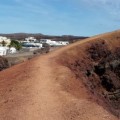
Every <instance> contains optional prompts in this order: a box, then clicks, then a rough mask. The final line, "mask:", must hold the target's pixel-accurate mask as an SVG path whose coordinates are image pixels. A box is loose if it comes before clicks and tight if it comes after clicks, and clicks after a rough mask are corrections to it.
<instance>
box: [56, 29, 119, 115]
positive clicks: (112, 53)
mask: <svg viewBox="0 0 120 120" xmlns="http://www.w3.org/2000/svg"><path fill="white" fill-rule="evenodd" d="M60 56H61V57H60V58H58V61H59V62H60V63H61V64H62V65H64V66H66V67H68V68H69V69H70V70H71V71H72V72H73V73H74V74H75V76H76V79H79V81H82V82H83V83H84V85H85V86H86V87H87V88H88V89H89V90H90V91H91V93H92V94H93V95H94V97H95V99H96V97H97V98H98V99H96V101H97V102H98V103H99V104H101V105H102V106H103V107H104V108H106V109H107V110H109V111H111V112H112V113H113V114H114V115H116V116H118V117H119V116H120V31H115V32H113V33H108V34H105V35H100V36H96V37H93V38H90V39H86V41H84V42H83V43H82V44H80V43H79V42H78V43H77V44H74V45H73V46H72V47H71V48H69V49H68V50H67V51H64V52H63V53H62V54H61V55H60Z"/></svg>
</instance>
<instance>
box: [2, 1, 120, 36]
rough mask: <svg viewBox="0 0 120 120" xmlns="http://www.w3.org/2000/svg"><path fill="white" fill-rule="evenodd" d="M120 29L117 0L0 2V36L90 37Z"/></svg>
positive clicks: (119, 12)
mask: <svg viewBox="0 0 120 120" xmlns="http://www.w3.org/2000/svg"><path fill="white" fill-rule="evenodd" d="M119 28H120V0H0V33H18V32H26V33H42V34H47V35H77V36H94V35H97V34H101V33H105V32H110V31H114V30H117V29H119Z"/></svg>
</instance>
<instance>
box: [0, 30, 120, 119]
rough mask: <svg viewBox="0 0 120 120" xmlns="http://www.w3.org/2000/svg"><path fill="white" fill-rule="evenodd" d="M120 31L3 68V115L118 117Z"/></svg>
mask: <svg viewBox="0 0 120 120" xmlns="http://www.w3.org/2000/svg"><path fill="white" fill-rule="evenodd" d="M119 118H120V31H114V32H111V33H106V34H102V35H98V36H94V37H92V38H88V39H86V40H83V41H79V42H76V43H74V44H71V45H68V46H66V47H63V48H60V49H58V50H56V51H52V52H50V53H48V54H46V55H42V56H38V57H35V58H33V59H31V60H29V61H26V62H24V63H21V64H19V65H15V66H13V67H11V68H9V69H6V70H4V71H2V72H0V120H118V119H119Z"/></svg>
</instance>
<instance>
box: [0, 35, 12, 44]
mask: <svg viewBox="0 0 120 120" xmlns="http://www.w3.org/2000/svg"><path fill="white" fill-rule="evenodd" d="M3 41H4V42H5V43H6V44H5V46H8V45H9V44H10V42H11V40H10V39H8V38H7V37H3V36H0V46H2V42H3Z"/></svg>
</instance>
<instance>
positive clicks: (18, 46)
mask: <svg viewBox="0 0 120 120" xmlns="http://www.w3.org/2000/svg"><path fill="white" fill-rule="evenodd" d="M9 47H15V48H16V50H20V49H21V48H22V45H21V43H19V42H18V41H16V40H11V43H10V45H9Z"/></svg>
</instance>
